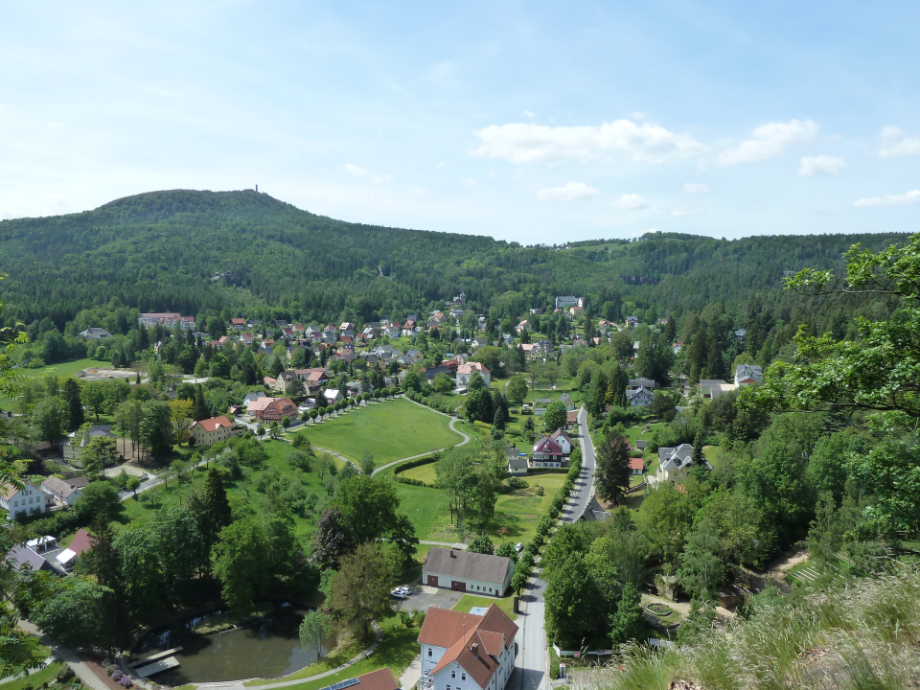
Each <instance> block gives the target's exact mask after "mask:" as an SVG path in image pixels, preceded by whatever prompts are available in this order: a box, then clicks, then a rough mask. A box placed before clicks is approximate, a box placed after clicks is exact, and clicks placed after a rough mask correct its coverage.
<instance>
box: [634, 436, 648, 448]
mask: <svg viewBox="0 0 920 690" xmlns="http://www.w3.org/2000/svg"><path fill="white" fill-rule="evenodd" d="M647 446H648V441H645V440H643V439H641V438H640V439H639V440H638V441H636V450H643V451H644V450H645V449H646V447H647Z"/></svg>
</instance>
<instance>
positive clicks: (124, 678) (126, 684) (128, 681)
mask: <svg viewBox="0 0 920 690" xmlns="http://www.w3.org/2000/svg"><path fill="white" fill-rule="evenodd" d="M118 684H119V685H120V686H121V687H123V688H130V687H131V685H132V683H131V679H130V678H128V676H122V677H121V680H119V681H118Z"/></svg>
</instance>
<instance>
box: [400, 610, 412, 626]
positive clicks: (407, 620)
mask: <svg viewBox="0 0 920 690" xmlns="http://www.w3.org/2000/svg"><path fill="white" fill-rule="evenodd" d="M399 622H400V623H402V624H403V625H404V626H405V627H407V628H408V627H411V625H412V614H411V613H410V612H409V611H406V610H405V609H403V610H401V611H400V612H399Z"/></svg>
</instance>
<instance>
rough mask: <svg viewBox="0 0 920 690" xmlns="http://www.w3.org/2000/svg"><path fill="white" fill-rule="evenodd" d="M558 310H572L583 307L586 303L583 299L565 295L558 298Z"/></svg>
mask: <svg viewBox="0 0 920 690" xmlns="http://www.w3.org/2000/svg"><path fill="white" fill-rule="evenodd" d="M555 304H556V309H570V308H571V307H583V306H585V305H584V302H583V301H582V299H581V297H575V296H573V295H563V296H561V297H557V298H556V303H555Z"/></svg>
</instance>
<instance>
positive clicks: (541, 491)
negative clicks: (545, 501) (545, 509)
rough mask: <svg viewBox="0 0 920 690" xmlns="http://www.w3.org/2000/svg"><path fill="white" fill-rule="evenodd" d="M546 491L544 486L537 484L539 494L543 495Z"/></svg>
mask: <svg viewBox="0 0 920 690" xmlns="http://www.w3.org/2000/svg"><path fill="white" fill-rule="evenodd" d="M545 493H546V489H544V488H543V487H542V486H537V496H542V495H543V494H545Z"/></svg>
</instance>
